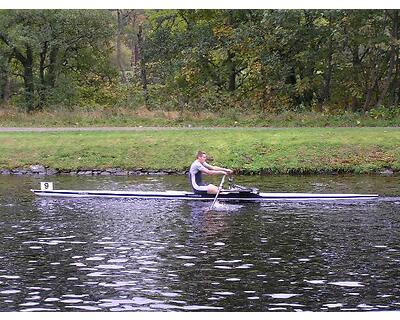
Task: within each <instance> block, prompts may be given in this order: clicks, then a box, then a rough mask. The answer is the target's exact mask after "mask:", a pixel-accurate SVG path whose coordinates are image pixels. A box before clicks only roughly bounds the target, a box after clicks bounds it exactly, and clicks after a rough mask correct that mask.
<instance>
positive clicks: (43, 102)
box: [39, 41, 48, 109]
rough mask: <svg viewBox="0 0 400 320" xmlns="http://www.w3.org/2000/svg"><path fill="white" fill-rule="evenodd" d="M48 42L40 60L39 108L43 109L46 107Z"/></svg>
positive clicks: (43, 48) (44, 46) (44, 45)
mask: <svg viewBox="0 0 400 320" xmlns="http://www.w3.org/2000/svg"><path fill="white" fill-rule="evenodd" d="M47 49H48V45H47V41H46V42H45V43H44V44H43V47H42V51H41V52H40V60H39V78H40V88H39V108H40V109H43V107H44V106H45V105H46V91H47V90H46V89H47V85H46V79H45V74H44V72H45V68H46V66H45V63H46V58H47Z"/></svg>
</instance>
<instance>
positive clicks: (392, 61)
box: [376, 10, 399, 107]
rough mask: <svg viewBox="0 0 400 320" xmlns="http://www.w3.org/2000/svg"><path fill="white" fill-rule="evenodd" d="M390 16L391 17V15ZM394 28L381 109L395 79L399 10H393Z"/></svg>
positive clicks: (378, 104)
mask: <svg viewBox="0 0 400 320" xmlns="http://www.w3.org/2000/svg"><path fill="white" fill-rule="evenodd" d="M389 16H390V15H389ZM392 20H393V27H392V32H391V36H392V39H391V40H392V43H391V45H390V47H391V50H390V62H389V67H388V71H387V77H386V79H385V81H384V83H383V87H382V91H381V94H380V96H379V99H378V101H377V103H376V106H377V107H380V106H381V105H382V103H383V101H384V99H385V97H386V94H387V92H388V90H389V86H390V83H391V82H392V78H393V70H394V68H395V65H396V60H397V57H398V47H397V46H396V45H395V44H393V42H396V44H397V42H398V40H399V35H398V32H399V14H398V10H393V17H392Z"/></svg>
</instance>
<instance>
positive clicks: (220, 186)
mask: <svg viewBox="0 0 400 320" xmlns="http://www.w3.org/2000/svg"><path fill="white" fill-rule="evenodd" d="M224 181H225V175H223V176H222V180H221V183H220V184H219V187H218V191H217V194H216V195H215V198H214V201H213V203H212V205H211V207H210V210H212V208H213V207H214V204H215V202H217V198H218V196H219V192H220V191H221V189H222V186H223V184H224Z"/></svg>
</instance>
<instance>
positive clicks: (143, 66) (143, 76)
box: [137, 25, 149, 108]
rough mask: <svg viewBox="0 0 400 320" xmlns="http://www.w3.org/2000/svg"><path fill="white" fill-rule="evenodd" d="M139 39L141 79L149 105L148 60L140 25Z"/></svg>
mask: <svg viewBox="0 0 400 320" xmlns="http://www.w3.org/2000/svg"><path fill="white" fill-rule="evenodd" d="M137 39H138V49H139V52H138V53H139V61H140V63H139V65H140V79H141V81H142V88H143V96H144V103H145V105H146V107H147V108H148V106H149V94H148V91H147V72H146V62H145V59H144V45H143V28H142V26H141V25H140V26H139V31H138V34H137Z"/></svg>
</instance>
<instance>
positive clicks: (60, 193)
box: [31, 182, 379, 202]
mask: <svg viewBox="0 0 400 320" xmlns="http://www.w3.org/2000/svg"><path fill="white" fill-rule="evenodd" d="M31 191H32V192H33V193H34V194H36V195H38V196H43V197H74V198H133V199H162V200H172V199H177V200H206V201H210V200H213V199H214V197H215V195H212V194H205V195H203V194H201V195H200V194H195V193H193V192H186V191H163V192H157V191H107V190H53V187H52V183H47V182H46V183H42V188H41V189H40V190H33V189H31ZM378 197H379V195H377V194H315V193H263V192H260V193H259V192H254V191H252V190H229V189H228V190H222V191H221V192H220V194H219V197H218V200H220V201H249V202H262V201H279V200H281V201H306V200H308V201H310V200H311V201H319V200H372V199H376V198H378Z"/></svg>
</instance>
